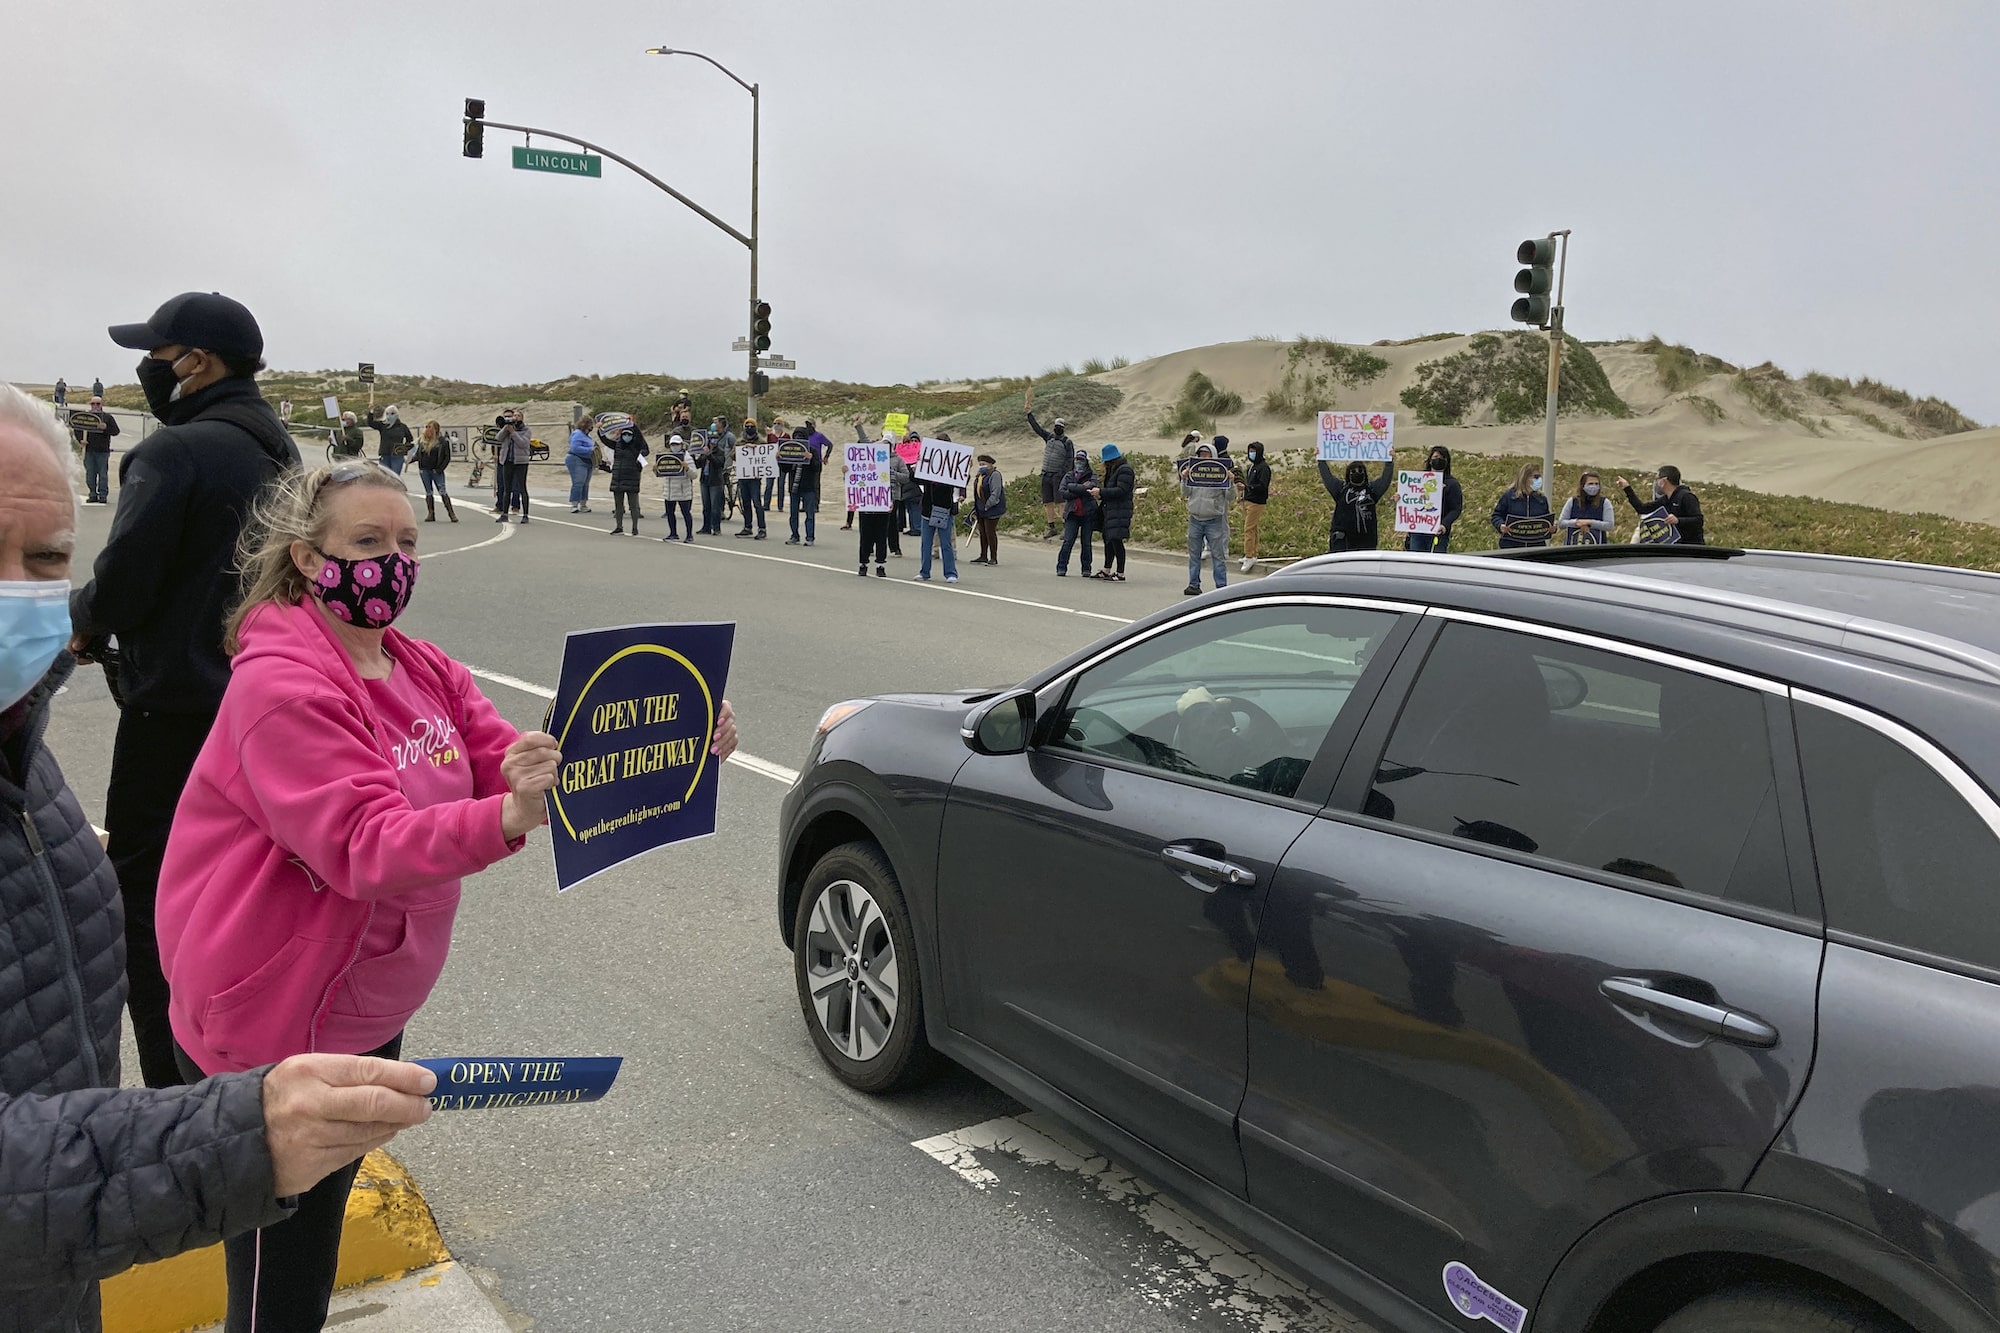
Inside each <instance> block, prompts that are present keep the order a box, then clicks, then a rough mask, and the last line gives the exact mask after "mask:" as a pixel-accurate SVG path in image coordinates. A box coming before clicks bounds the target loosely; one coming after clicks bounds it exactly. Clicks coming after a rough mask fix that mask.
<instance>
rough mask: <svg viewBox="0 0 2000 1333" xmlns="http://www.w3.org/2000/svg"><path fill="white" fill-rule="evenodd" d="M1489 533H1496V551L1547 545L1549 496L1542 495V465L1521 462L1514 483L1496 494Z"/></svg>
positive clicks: (1550, 522) (1551, 530)
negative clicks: (1498, 546)
mask: <svg viewBox="0 0 2000 1333" xmlns="http://www.w3.org/2000/svg"><path fill="white" fill-rule="evenodd" d="M1493 530H1494V531H1495V532H1497V533H1499V534H1500V549H1501V550H1503V551H1508V550H1513V549H1516V548H1518V547H1523V546H1547V545H1548V544H1549V538H1550V537H1552V536H1554V535H1555V530H1556V525H1555V522H1554V520H1553V519H1552V518H1551V517H1550V512H1549V497H1548V496H1546V495H1543V494H1542V465H1541V464H1540V463H1523V464H1521V471H1520V472H1519V473H1518V474H1517V475H1516V476H1515V478H1514V484H1513V485H1512V486H1509V487H1508V488H1507V489H1506V490H1504V491H1502V492H1500V498H1499V499H1498V500H1496V501H1494V502H1493Z"/></svg>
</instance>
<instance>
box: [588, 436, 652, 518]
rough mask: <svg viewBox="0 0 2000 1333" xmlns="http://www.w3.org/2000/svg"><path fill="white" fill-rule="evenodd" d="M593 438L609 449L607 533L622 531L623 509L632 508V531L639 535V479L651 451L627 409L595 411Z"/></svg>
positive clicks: (643, 473) (643, 472)
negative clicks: (608, 518) (595, 428)
mask: <svg viewBox="0 0 2000 1333" xmlns="http://www.w3.org/2000/svg"><path fill="white" fill-rule="evenodd" d="M597 438H598V440H599V442H600V443H602V444H603V445H604V447H605V448H607V449H609V450H610V451H611V521H612V524H613V526H612V529H611V535H612V536H614V537H616V536H618V535H620V534H621V533H623V532H624V531H625V511H626V510H627V509H630V510H631V511H632V535H633V536H634V537H636V536H638V535H639V481H640V479H641V477H643V476H644V475H645V470H646V469H645V461H644V460H645V458H646V455H647V454H649V453H651V452H652V446H650V445H648V444H647V443H646V436H645V433H644V432H643V431H641V430H640V429H639V423H638V422H636V421H634V420H633V419H632V414H631V413H630V412H599V413H598V414H597Z"/></svg>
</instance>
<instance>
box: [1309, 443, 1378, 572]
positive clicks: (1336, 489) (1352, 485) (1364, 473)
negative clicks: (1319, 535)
mask: <svg viewBox="0 0 2000 1333" xmlns="http://www.w3.org/2000/svg"><path fill="white" fill-rule="evenodd" d="M1395 480H1396V462H1395V460H1394V459H1391V458H1385V459H1383V460H1382V475H1381V476H1379V477H1377V478H1375V480H1373V481H1370V480H1369V479H1368V465H1367V464H1366V463H1364V462H1362V461H1361V460H1359V459H1353V460H1350V461H1349V462H1348V464H1347V471H1346V473H1345V474H1344V475H1343V476H1341V477H1335V476H1334V475H1333V469H1332V468H1330V467H1328V466H1327V463H1326V460H1325V459H1324V458H1322V459H1320V460H1319V484H1320V485H1322V486H1324V487H1326V493H1327V494H1328V495H1331V496H1332V497H1333V518H1332V521H1331V522H1329V523H1328V524H1327V529H1326V550H1327V554H1328V555H1332V554H1334V553H1336V552H1339V551H1372V550H1374V549H1375V548H1376V547H1377V546H1379V545H1381V541H1382V533H1381V528H1380V527H1379V526H1378V524H1377V523H1376V514H1375V507H1376V506H1377V505H1378V504H1380V503H1381V500H1382V497H1383V496H1384V495H1387V494H1388V493H1389V487H1390V486H1392V485H1394V484H1395Z"/></svg>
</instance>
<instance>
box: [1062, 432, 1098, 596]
mask: <svg viewBox="0 0 2000 1333" xmlns="http://www.w3.org/2000/svg"><path fill="white" fill-rule="evenodd" d="M1056 495H1057V497H1058V498H1059V499H1060V500H1061V501H1062V513H1063V525H1062V546H1061V548H1060V549H1058V550H1057V551H1056V577H1057V578H1059V579H1060V578H1066V577H1068V575H1069V553H1070V551H1071V549H1072V548H1074V547H1075V545H1076V541H1077V538H1079V537H1081V538H1082V539H1083V576H1084V577H1085V578H1089V577H1091V574H1090V534H1091V532H1092V531H1093V530H1094V529H1095V528H1096V527H1097V474H1096V473H1094V472H1092V471H1091V470H1090V455H1089V454H1087V453H1085V452H1084V451H1083V450H1081V449H1078V450H1077V451H1076V452H1075V454H1074V455H1072V456H1071V459H1070V469H1069V471H1067V472H1065V473H1063V477H1062V481H1061V482H1060V483H1058V484H1057V486H1056Z"/></svg>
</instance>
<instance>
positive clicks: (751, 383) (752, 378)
mask: <svg viewBox="0 0 2000 1333" xmlns="http://www.w3.org/2000/svg"><path fill="white" fill-rule="evenodd" d="M646 54H647V55H649V56H693V57H694V58H695V59H697V60H706V61H707V62H708V63H709V64H711V65H713V66H715V67H716V68H717V69H719V70H721V71H722V72H723V73H724V74H725V75H727V76H728V77H729V78H730V79H731V80H733V81H734V82H735V84H736V86H737V87H739V88H741V89H742V90H743V91H744V92H746V93H749V94H750V311H749V315H748V317H747V320H746V324H745V333H746V335H747V341H748V342H749V344H750V370H749V377H748V379H747V380H746V381H745V383H744V388H745V390H746V391H747V393H748V395H749V397H748V400H747V401H748V407H747V410H746V411H745V412H744V415H745V416H746V417H749V418H751V419H753V420H754V419H755V418H756V416H757V156H758V134H759V130H760V126H759V123H758V122H759V120H760V115H761V112H762V108H763V99H762V97H760V96H759V93H758V89H759V87H760V85H758V84H754V83H745V82H744V81H743V80H742V79H741V78H739V77H738V76H737V74H736V72H735V71H734V70H732V69H730V68H729V67H728V66H727V65H725V64H723V63H722V62H721V61H719V60H717V59H716V58H715V57H714V56H707V55H703V54H702V53H701V52H699V51H682V50H678V49H676V48H674V47H671V46H651V47H647V48H646Z"/></svg>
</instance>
